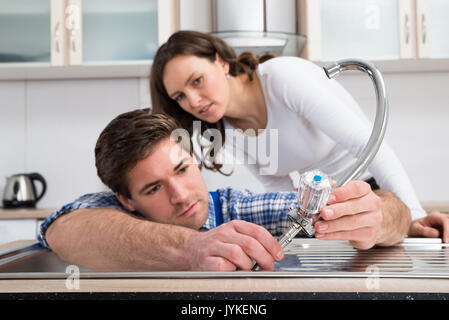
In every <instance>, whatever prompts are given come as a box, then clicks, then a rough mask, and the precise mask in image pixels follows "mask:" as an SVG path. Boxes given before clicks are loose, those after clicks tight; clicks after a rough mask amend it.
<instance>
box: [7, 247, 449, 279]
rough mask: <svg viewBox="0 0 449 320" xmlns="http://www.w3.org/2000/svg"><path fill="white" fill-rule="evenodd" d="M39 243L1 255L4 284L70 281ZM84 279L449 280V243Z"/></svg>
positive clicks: (322, 250)
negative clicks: (236, 267)
mask: <svg viewBox="0 0 449 320" xmlns="http://www.w3.org/2000/svg"><path fill="white" fill-rule="evenodd" d="M69 265H70V264H69V263H67V262H65V261H62V260H61V259H59V258H58V257H57V255H56V254H54V253H53V252H51V251H47V250H45V249H43V248H41V247H40V246H39V244H38V243H34V244H32V245H29V246H24V247H18V248H14V249H12V250H8V251H3V252H0V279H12V278H14V279H33V278H36V279H55V278H67V276H68V273H66V270H68V269H67V267H68V266H69ZM78 268H79V271H80V278H103V279H104V278H285V277H299V278H300V277H315V278H316V277H326V278H341V277H347V278H366V277H369V276H375V277H379V278H446V279H447V278H449V244H444V243H441V239H423V238H410V239H406V240H405V241H404V242H403V243H402V244H400V245H397V246H393V247H388V248H380V247H379V248H377V247H376V248H372V249H370V250H357V249H354V248H353V247H352V246H350V245H349V244H348V243H347V242H346V241H325V240H317V239H294V240H293V242H292V244H291V245H290V246H289V247H288V248H287V250H286V252H285V259H284V260H282V261H280V262H278V263H276V265H275V270H274V271H257V272H246V271H237V272H166V271H163V272H162V271H161V272H158V271H152V272H98V271H95V270H89V269H87V268H84V267H82V266H78Z"/></svg>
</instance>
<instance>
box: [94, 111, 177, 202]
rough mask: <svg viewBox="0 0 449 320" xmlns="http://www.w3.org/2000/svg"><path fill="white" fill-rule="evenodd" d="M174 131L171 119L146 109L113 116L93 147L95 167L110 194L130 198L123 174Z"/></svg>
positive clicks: (174, 124)
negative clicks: (114, 193) (111, 192)
mask: <svg viewBox="0 0 449 320" xmlns="http://www.w3.org/2000/svg"><path fill="white" fill-rule="evenodd" d="M178 128H179V124H178V123H176V121H175V120H174V119H172V118H170V117H168V116H167V115H164V114H151V111H150V110H149V109H138V110H134V111H130V112H126V113H123V114H121V115H119V116H117V117H116V118H115V119H113V120H112V121H111V122H110V123H109V124H108V125H107V126H106V128H104V130H103V131H102V132H101V134H100V136H99V138H98V140H97V144H96V145H95V165H96V167H97V174H98V176H99V177H100V179H101V181H102V182H103V183H104V184H105V185H106V186H108V187H109V188H110V189H111V190H112V191H114V192H117V193H119V194H121V195H123V196H125V197H127V198H130V197H131V195H130V192H129V188H128V183H127V179H126V175H127V173H128V172H129V171H130V170H131V169H132V168H133V167H134V166H135V165H136V164H137V162H139V161H140V160H143V159H145V158H146V157H148V156H149V155H150V153H151V152H152V151H153V149H154V147H155V146H156V145H157V144H158V143H159V142H160V141H162V140H164V139H166V138H169V137H170V135H171V133H172V132H173V131H174V130H176V129H178Z"/></svg>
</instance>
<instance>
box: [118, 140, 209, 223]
mask: <svg viewBox="0 0 449 320" xmlns="http://www.w3.org/2000/svg"><path fill="white" fill-rule="evenodd" d="M127 182H128V188H129V191H130V193H131V199H128V198H126V197H124V196H122V195H117V196H118V198H119V200H120V201H121V202H122V204H123V205H124V206H125V207H127V208H128V209H129V210H132V211H134V210H137V211H139V212H140V213H141V214H142V215H143V216H145V217H146V218H148V219H149V220H151V221H154V222H160V223H168V224H175V225H180V226H185V227H188V228H193V229H199V228H201V227H202V226H203V224H204V223H205V222H206V219H207V215H208V191H207V187H206V184H205V182H204V180H203V177H202V176H201V172H200V170H199V168H198V164H197V163H196V162H195V161H194V160H193V158H192V157H191V156H190V155H189V153H187V152H186V151H185V150H183V149H182V148H181V147H180V146H179V144H176V143H175V142H173V141H171V140H170V139H169V138H167V139H164V140H162V141H161V142H159V144H157V145H156V146H155V147H154V149H153V151H152V152H151V154H150V155H149V156H148V157H147V158H145V159H144V160H141V161H139V162H138V163H137V165H136V166H135V167H134V168H132V169H131V170H130V171H129V172H128V174H127Z"/></svg>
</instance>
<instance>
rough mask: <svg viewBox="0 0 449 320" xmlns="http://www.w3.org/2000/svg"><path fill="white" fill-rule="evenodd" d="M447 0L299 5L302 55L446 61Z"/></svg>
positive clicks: (335, 0)
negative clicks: (303, 40) (305, 44)
mask: <svg viewBox="0 0 449 320" xmlns="http://www.w3.org/2000/svg"><path fill="white" fill-rule="evenodd" d="M448 13H449V1H447V0H299V12H298V15H299V23H300V33H302V34H305V35H306V36H307V46H306V48H305V50H304V52H303V56H304V57H306V58H308V59H311V60H316V61H329V60H335V59H341V58H347V57H358V58H363V59H370V60H397V59H410V58H446V57H449V37H448V34H449V19H448V18H449V14H448Z"/></svg>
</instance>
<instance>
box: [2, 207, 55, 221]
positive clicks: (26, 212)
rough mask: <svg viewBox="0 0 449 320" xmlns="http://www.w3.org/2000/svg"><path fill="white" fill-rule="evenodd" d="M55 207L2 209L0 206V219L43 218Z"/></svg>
mask: <svg viewBox="0 0 449 320" xmlns="http://www.w3.org/2000/svg"><path fill="white" fill-rule="evenodd" d="M55 210H56V209H51V208H48V209H40V208H37V209H4V208H0V220H5V219H45V218H47V217H48V216H49V215H50V214H51V213H52V212H53V211H55Z"/></svg>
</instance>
